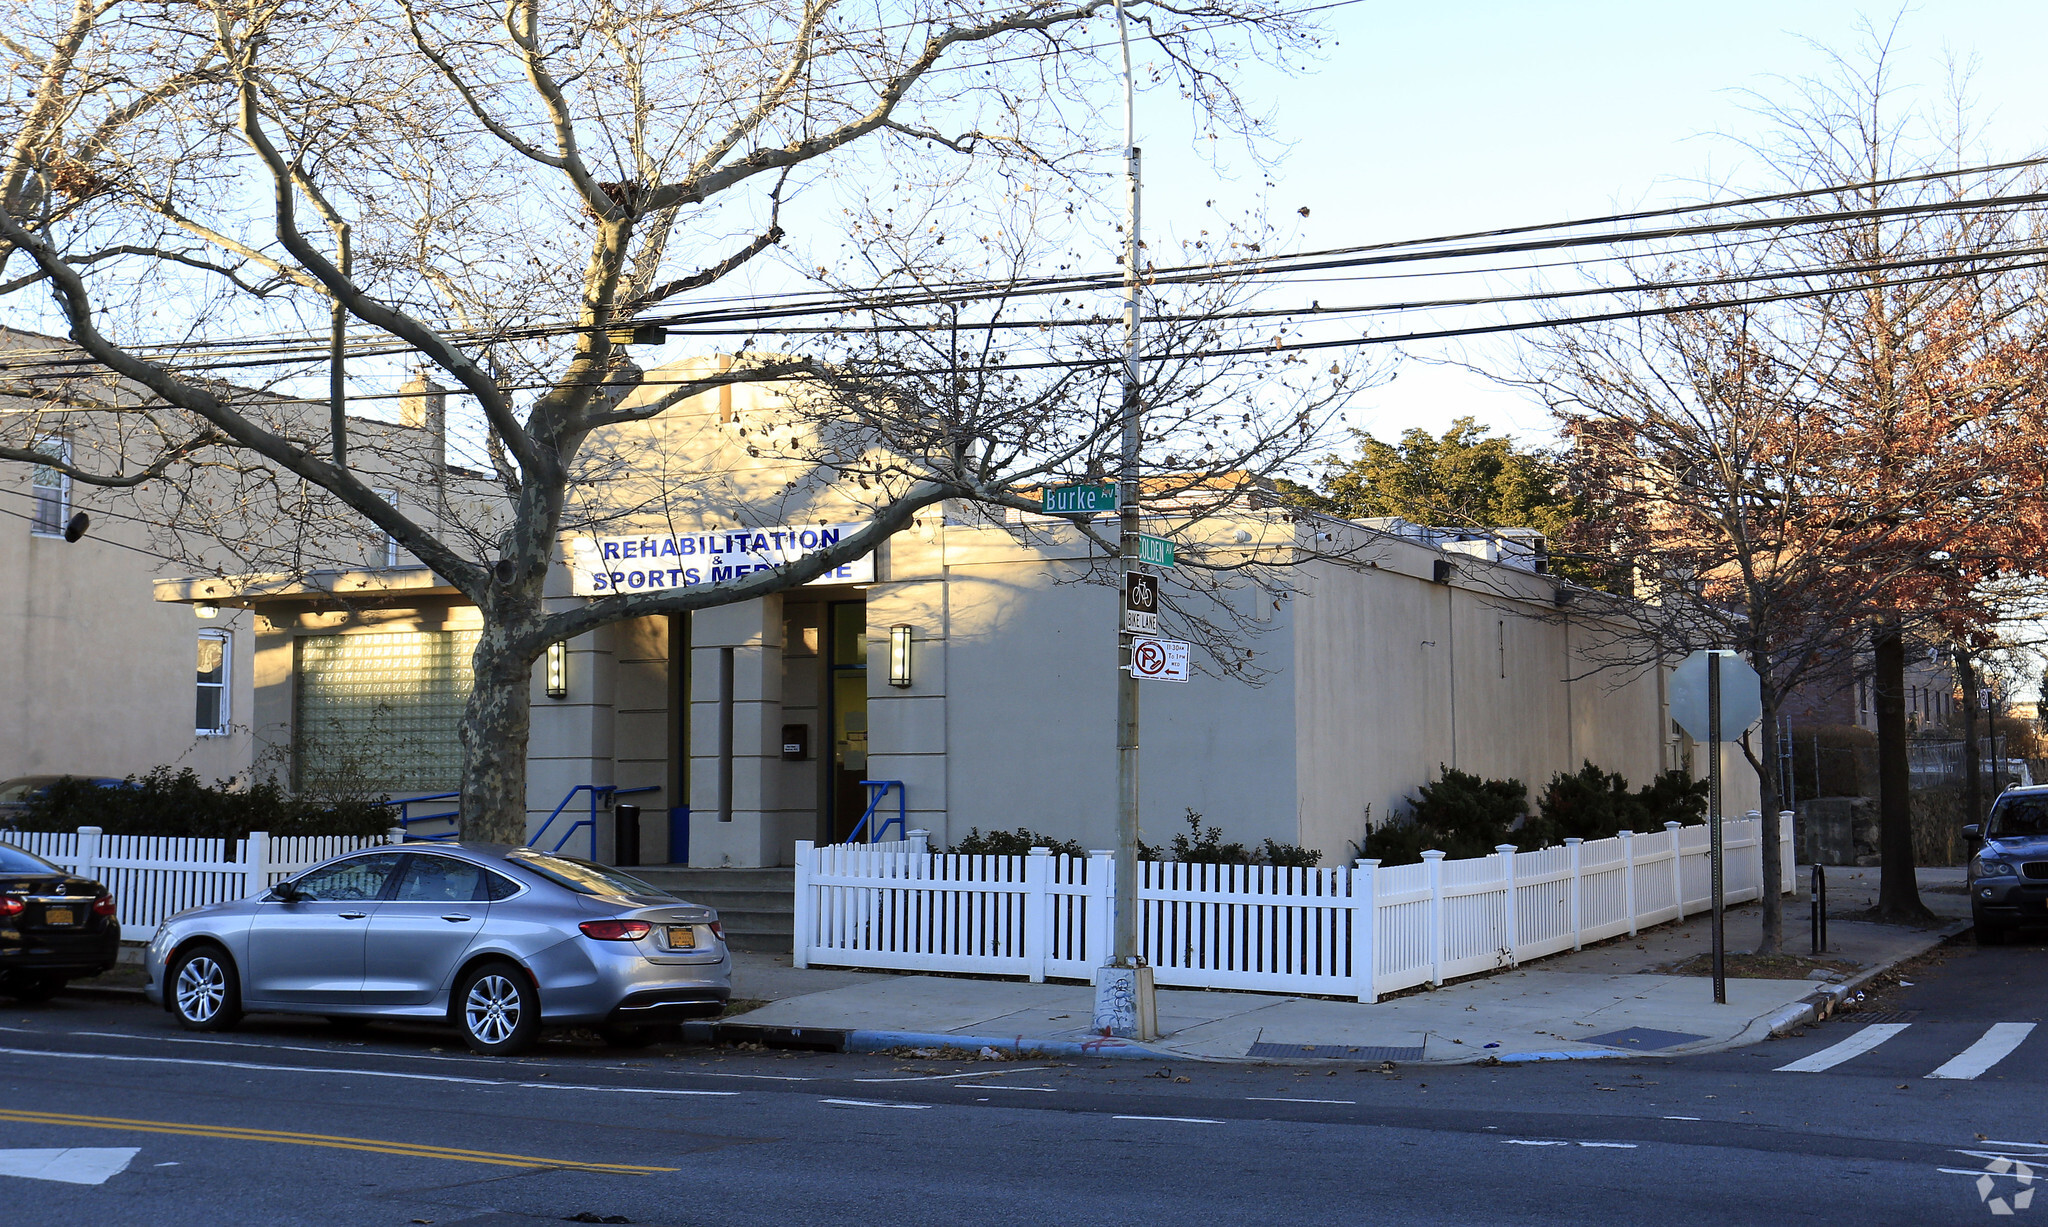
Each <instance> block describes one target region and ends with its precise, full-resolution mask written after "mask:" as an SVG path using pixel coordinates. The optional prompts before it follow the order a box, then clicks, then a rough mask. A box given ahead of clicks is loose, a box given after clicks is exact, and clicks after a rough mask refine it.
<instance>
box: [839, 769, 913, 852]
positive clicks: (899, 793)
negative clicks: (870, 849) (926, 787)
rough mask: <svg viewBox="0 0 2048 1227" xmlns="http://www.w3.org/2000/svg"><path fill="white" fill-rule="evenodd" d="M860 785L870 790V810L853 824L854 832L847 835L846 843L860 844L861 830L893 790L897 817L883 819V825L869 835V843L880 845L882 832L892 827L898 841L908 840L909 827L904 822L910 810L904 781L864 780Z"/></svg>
mask: <svg viewBox="0 0 2048 1227" xmlns="http://www.w3.org/2000/svg"><path fill="white" fill-rule="evenodd" d="M860 784H861V787H862V788H865V789H868V790H869V792H868V808H867V811H866V812H865V813H863V814H862V815H861V816H860V821H859V822H856V823H854V824H853V831H852V832H851V833H850V834H848V835H847V837H846V842H847V843H850V844H852V843H859V842H860V833H861V829H862V828H863V827H866V826H867V824H868V820H869V819H870V818H873V817H874V816H875V809H876V808H877V807H878V806H880V805H881V804H882V798H884V797H886V796H888V795H889V790H890V789H892V788H893V789H895V790H896V816H895V817H894V818H885V819H883V820H882V823H881V825H879V826H877V827H876V828H875V829H874V830H873V831H872V832H870V833H869V835H868V842H869V843H871V844H872V843H880V842H881V838H882V832H884V831H886V830H888V829H889V828H890V826H892V825H893V826H895V828H896V837H897V838H898V839H908V838H909V837H910V836H909V826H908V824H907V823H906V822H905V821H904V819H905V817H906V816H907V815H908V814H909V808H908V801H907V799H906V797H905V795H904V793H905V790H904V787H903V781H902V780H862V781H861V782H860Z"/></svg>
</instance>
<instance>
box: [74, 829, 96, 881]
mask: <svg viewBox="0 0 2048 1227" xmlns="http://www.w3.org/2000/svg"><path fill="white" fill-rule="evenodd" d="M72 872H73V873H75V874H77V875H78V876H79V877H81V878H92V879H94V880H98V878H99V876H100V828H98V827H80V828H78V867H77V868H76V869H73V870H72Z"/></svg>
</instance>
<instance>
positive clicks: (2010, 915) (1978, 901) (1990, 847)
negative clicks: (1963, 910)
mask: <svg viewBox="0 0 2048 1227" xmlns="http://www.w3.org/2000/svg"><path fill="white" fill-rule="evenodd" d="M1963 834H1965V835H1967V836H1969V837H1970V838H1971V839H1973V840H1976V839H1981V840H1982V841H1983V844H1982V846H1981V847H1979V848H1978V849H1977V853H1976V855H1974V856H1972V857H1971V858H1970V879H1969V880H1970V887H1969V889H1970V918H1971V919H1972V920H1973V921H1975V922H1976V926H1977V944H1978V945H1980V946H1995V945H1997V944H1998V943H2000V942H2002V941H2004V940H2005V935H2006V934H2008V933H2010V932H2012V931H2013V930H2014V929H2018V928H2021V927H2029V928H2032V927H2037V926H2048V785H2040V786H2036V787H2032V788H2009V789H2007V790H2006V791H2005V792H2003V793H2001V794H1999V797H1998V800H1997V801H1996V802H1995V803H1994V804H1993V805H1992V807H1991V815H1990V817H1988V818H1986V819H1985V820H1984V826H1983V829H1982V830H1981V831H1980V830H1979V829H1978V828H1977V827H1976V826H1974V825H1972V826H1966V827H1964V828H1963Z"/></svg>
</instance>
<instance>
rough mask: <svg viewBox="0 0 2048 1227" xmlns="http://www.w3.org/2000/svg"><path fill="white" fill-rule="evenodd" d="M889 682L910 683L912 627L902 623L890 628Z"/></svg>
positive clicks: (905, 684)
mask: <svg viewBox="0 0 2048 1227" xmlns="http://www.w3.org/2000/svg"><path fill="white" fill-rule="evenodd" d="M889 684H890V685H891V686H908V685H910V628H909V627H908V626H905V625H902V624H900V623H899V624H897V625H895V626H892V627H890V628H889Z"/></svg>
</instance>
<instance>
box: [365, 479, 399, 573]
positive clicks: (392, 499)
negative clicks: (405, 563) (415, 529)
mask: <svg viewBox="0 0 2048 1227" xmlns="http://www.w3.org/2000/svg"><path fill="white" fill-rule="evenodd" d="M371 493H373V494H375V495H376V496H377V497H378V498H381V499H383V500H384V501H385V502H387V503H389V504H391V510H393V511H396V510H398V491H396V490H386V489H383V488H382V487H373V488H372V489H371ZM384 565H385V566H386V567H395V566H397V565H398V538H396V537H394V536H392V535H391V534H389V533H386V534H385V535H384Z"/></svg>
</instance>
